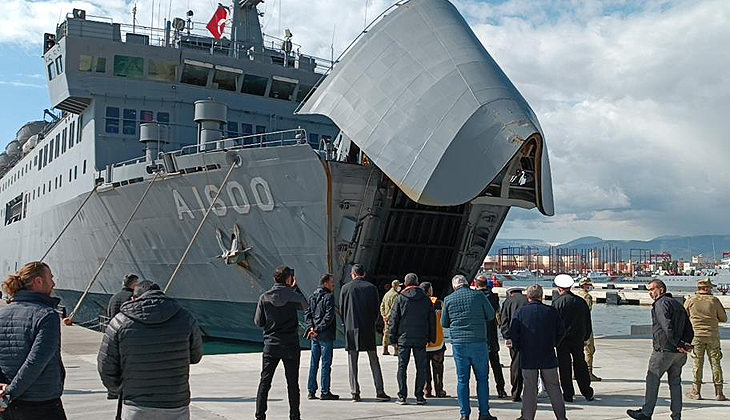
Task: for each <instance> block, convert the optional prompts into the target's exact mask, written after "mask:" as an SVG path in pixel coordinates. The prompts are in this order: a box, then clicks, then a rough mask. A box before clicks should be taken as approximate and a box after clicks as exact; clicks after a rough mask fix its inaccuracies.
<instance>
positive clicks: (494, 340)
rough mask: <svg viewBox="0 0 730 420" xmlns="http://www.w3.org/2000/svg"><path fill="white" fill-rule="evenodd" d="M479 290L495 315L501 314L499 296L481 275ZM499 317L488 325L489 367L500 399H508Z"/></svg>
mask: <svg viewBox="0 0 730 420" xmlns="http://www.w3.org/2000/svg"><path fill="white" fill-rule="evenodd" d="M476 286H477V290H480V291H481V292H482V293H484V296H486V297H487V300H488V301H489V303H490V304H491V305H492V307H493V308H494V313H495V314H498V313H499V296H497V294H496V293H493V292H492V287H491V286H490V284H489V280H487V277H486V276H483V275H479V276H477V278H476ZM497 318H498V317H495V318H494V319H493V320H491V321H489V322H488V323H487V344H489V365H490V366H491V367H492V372H494V383H495V384H496V385H497V396H498V397H499V398H507V392H506V391H505V390H504V385H505V383H504V373H503V372H502V363H501V362H500V360H499V337H498V336H497V323H498V319H497Z"/></svg>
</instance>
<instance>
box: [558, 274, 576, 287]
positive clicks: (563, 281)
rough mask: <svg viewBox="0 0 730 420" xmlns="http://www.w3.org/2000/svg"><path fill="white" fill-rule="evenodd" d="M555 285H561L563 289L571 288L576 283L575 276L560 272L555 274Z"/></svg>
mask: <svg viewBox="0 0 730 420" xmlns="http://www.w3.org/2000/svg"><path fill="white" fill-rule="evenodd" d="M554 281H555V285H556V286H558V287H560V288H561V289H570V288H571V287H573V285H574V284H575V281H574V280H573V277H570V276H569V275H567V274H558V275H557V276H555V280H554Z"/></svg>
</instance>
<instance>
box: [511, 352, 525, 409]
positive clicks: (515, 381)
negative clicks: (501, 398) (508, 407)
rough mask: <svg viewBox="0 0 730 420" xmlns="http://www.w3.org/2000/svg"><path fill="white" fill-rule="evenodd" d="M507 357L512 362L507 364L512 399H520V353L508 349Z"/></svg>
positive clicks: (521, 381)
mask: <svg viewBox="0 0 730 420" xmlns="http://www.w3.org/2000/svg"><path fill="white" fill-rule="evenodd" d="M509 357H510V359H511V360H512V361H511V362H510V364H509V381H510V383H511V384H512V392H511V394H512V398H513V399H514V398H522V386H523V380H522V367H521V366H520V363H521V360H520V352H518V351H517V350H515V349H514V347H510V348H509Z"/></svg>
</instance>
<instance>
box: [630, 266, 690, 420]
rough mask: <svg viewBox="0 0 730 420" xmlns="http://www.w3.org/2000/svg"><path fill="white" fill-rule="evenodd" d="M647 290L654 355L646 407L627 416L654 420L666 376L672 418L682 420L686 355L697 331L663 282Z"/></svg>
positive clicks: (651, 284) (657, 282) (640, 419)
mask: <svg viewBox="0 0 730 420" xmlns="http://www.w3.org/2000/svg"><path fill="white" fill-rule="evenodd" d="M648 289H649V296H651V298H652V299H654V303H653V304H652V305H651V324H652V346H653V348H654V351H653V352H652V353H651V357H650V358H649V369H648V370H647V372H646V395H645V398H644V406H643V407H642V408H640V409H638V410H627V411H626V414H628V415H629V417H631V418H633V419H636V420H651V416H652V414H654V407H655V406H656V401H657V396H658V395H659V384H660V382H661V379H662V376H664V373H666V374H667V382H668V383H669V395H670V397H671V404H670V407H671V412H672V415H671V418H672V420H679V419H681V418H682V367H683V366H684V364H685V363H687V353H689V352H690V351H691V350H692V346H691V345H690V343H691V342H692V339H693V338H694V331H693V330H692V324H691V323H690V319H689V316H687V312H686V311H685V309H684V307H683V306H682V304H680V303H679V302H677V300H676V299H674V298H673V297H672V294H671V293H667V286H666V285H665V284H664V282H663V281H661V280H654V281H652V282H651V283H649V287H648Z"/></svg>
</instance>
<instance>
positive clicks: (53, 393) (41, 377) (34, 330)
mask: <svg viewBox="0 0 730 420" xmlns="http://www.w3.org/2000/svg"><path fill="white" fill-rule="evenodd" d="M54 286H55V283H54V282H53V273H51V269H50V268H49V267H48V265H46V264H45V263H42V262H40V261H35V262H31V263H28V264H25V265H24V266H23V267H22V268H21V269H20V270H19V271H18V272H17V273H15V274H11V275H9V276H8V278H7V279H6V280H5V282H4V283H3V289H4V292H5V293H6V294H7V295H8V296H9V297H10V299H11V303H10V304H9V305H8V306H6V307H4V308H2V309H0V337H2V344H0V398H5V399H6V402H9V405H8V407H7V408H6V409H5V410H3V409H1V408H0V419H3V420H15V419H43V420H66V414H65V412H64V410H63V404H62V403H61V394H63V385H64V380H65V378H66V371H65V369H64V368H63V361H62V360H61V322H60V320H59V318H58V313H56V311H55V308H56V306H58V303H59V299H58V298H54V297H51V293H52V292H53V287H54Z"/></svg>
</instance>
